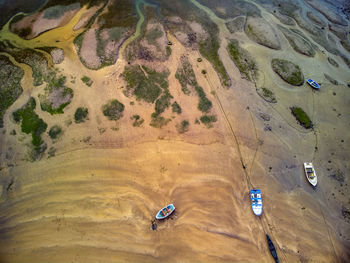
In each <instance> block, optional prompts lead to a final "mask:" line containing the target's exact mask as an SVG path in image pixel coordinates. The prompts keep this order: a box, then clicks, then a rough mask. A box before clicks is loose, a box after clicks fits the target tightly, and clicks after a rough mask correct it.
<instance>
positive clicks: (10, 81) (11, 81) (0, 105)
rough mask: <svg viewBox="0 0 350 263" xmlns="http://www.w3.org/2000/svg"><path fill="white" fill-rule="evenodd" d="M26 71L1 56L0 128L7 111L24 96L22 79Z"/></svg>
mask: <svg viewBox="0 0 350 263" xmlns="http://www.w3.org/2000/svg"><path fill="white" fill-rule="evenodd" d="M23 75H24V71H23V70H22V69H21V68H19V67H16V66H15V65H13V64H12V62H11V61H10V60H9V58H8V57H6V56H2V55H0V98H1V99H0V128H2V127H3V116H4V113H5V111H6V110H7V109H8V108H9V107H10V106H11V105H12V104H13V103H14V102H15V101H16V100H17V98H18V97H19V96H20V95H21V94H22V92H23V89H22V86H21V79H22V78H23Z"/></svg>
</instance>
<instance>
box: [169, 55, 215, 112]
mask: <svg viewBox="0 0 350 263" xmlns="http://www.w3.org/2000/svg"><path fill="white" fill-rule="evenodd" d="M175 77H176V78H177V79H178V80H179V82H180V84H181V90H182V91H183V93H184V94H186V95H189V94H190V93H191V90H190V89H189V87H192V88H194V90H195V91H196V93H197V95H198V97H199V102H198V109H199V110H200V111H202V112H208V111H209V110H210V109H211V107H212V103H211V101H210V100H209V99H208V98H207V96H206V94H205V92H204V90H203V88H202V87H201V86H199V85H198V83H197V79H196V76H195V74H194V71H193V68H192V65H191V63H190V62H189V61H188V59H187V58H186V57H184V56H183V57H181V66H180V67H179V68H178V69H177V71H176V74H175Z"/></svg>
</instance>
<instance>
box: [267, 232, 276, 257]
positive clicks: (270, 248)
mask: <svg viewBox="0 0 350 263" xmlns="http://www.w3.org/2000/svg"><path fill="white" fill-rule="evenodd" d="M266 239H267V244H268V246H269V250H270V253H271V255H272V257H273V258H274V260H275V262H276V263H278V262H279V260H278V256H277V251H276V248H275V246H274V244H273V243H272V240H271V238H270V236H269V235H268V234H266Z"/></svg>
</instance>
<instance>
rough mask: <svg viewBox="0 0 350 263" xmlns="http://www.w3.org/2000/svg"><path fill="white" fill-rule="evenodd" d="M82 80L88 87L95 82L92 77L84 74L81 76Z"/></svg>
mask: <svg viewBox="0 0 350 263" xmlns="http://www.w3.org/2000/svg"><path fill="white" fill-rule="evenodd" d="M81 81H82V82H84V83H85V85H86V86H88V87H91V85H92V83H94V82H93V81H92V79H90V78H89V77H88V76H83V77H82V78H81Z"/></svg>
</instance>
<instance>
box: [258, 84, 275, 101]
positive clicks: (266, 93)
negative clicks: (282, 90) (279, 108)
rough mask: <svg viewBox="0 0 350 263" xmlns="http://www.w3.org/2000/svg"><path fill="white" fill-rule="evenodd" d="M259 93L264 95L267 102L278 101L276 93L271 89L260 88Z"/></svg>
mask: <svg viewBox="0 0 350 263" xmlns="http://www.w3.org/2000/svg"><path fill="white" fill-rule="evenodd" d="M258 94H259V95H260V96H262V97H263V99H265V100H266V101H267V102H271V103H276V102H277V99H276V96H275V93H273V92H272V91H271V90H270V89H268V88H265V87H262V88H261V90H260V89H259V90H258Z"/></svg>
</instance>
